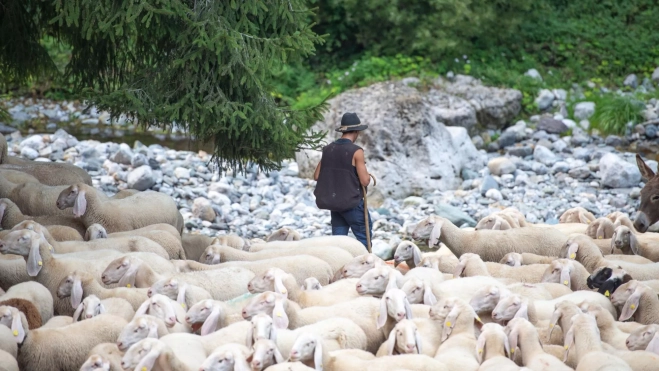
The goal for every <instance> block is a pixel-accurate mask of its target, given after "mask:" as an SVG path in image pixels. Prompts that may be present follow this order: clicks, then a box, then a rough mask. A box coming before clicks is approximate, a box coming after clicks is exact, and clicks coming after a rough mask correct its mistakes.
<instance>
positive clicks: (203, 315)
mask: <svg viewBox="0 0 659 371" xmlns="http://www.w3.org/2000/svg"><path fill="white" fill-rule="evenodd" d="M221 316H222V308H221V307H220V304H218V303H215V302H214V301H213V300H211V299H206V300H202V301H200V302H198V303H197V304H195V305H193V306H191V307H190V309H189V310H188V312H187V313H186V315H185V322H187V323H188V324H189V325H190V327H192V330H193V331H197V330H198V329H199V328H201V327H203V325H206V321H207V320H208V322H209V323H208V325H206V327H211V326H212V330H213V331H215V329H216V328H217V323H218V321H219V320H220V318H221ZM209 331H210V328H209ZM213 331H211V332H213ZM205 332H206V331H204V333H205Z"/></svg>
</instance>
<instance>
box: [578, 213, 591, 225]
mask: <svg viewBox="0 0 659 371" xmlns="http://www.w3.org/2000/svg"><path fill="white" fill-rule="evenodd" d="M579 222H580V223H582V224H590V222H591V220H590V219H588V217H586V214H584V213H579Z"/></svg>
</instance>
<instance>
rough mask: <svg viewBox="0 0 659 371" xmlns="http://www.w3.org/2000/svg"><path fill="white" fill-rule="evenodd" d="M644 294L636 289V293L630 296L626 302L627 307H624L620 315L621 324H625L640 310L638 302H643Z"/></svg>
mask: <svg viewBox="0 0 659 371" xmlns="http://www.w3.org/2000/svg"><path fill="white" fill-rule="evenodd" d="M642 294H643V291H642V290H639V289H638V288H636V290H634V293H633V294H631V295H630V296H629V298H628V299H627V301H626V302H625V306H624V307H622V313H620V319H618V320H619V321H620V322H624V321H626V320H628V319H630V318H631V317H632V316H633V315H634V313H635V312H636V310H637V309H638V302H639V301H640V300H641V295H642Z"/></svg>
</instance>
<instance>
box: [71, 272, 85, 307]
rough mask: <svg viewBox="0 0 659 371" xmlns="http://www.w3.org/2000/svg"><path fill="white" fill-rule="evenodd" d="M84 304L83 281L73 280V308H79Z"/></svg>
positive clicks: (77, 278)
mask: <svg viewBox="0 0 659 371" xmlns="http://www.w3.org/2000/svg"><path fill="white" fill-rule="evenodd" d="M81 302H82V281H81V280H80V278H79V277H76V278H74V279H73V287H71V307H72V308H78V305H80V303H81Z"/></svg>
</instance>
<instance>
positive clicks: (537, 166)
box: [531, 147, 549, 175]
mask: <svg viewBox="0 0 659 371" xmlns="http://www.w3.org/2000/svg"><path fill="white" fill-rule="evenodd" d="M543 148H544V147H543ZM531 170H532V171H533V172H534V173H536V174H538V175H545V174H547V173H548V172H549V169H547V166H545V164H541V163H539V162H533V165H531Z"/></svg>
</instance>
